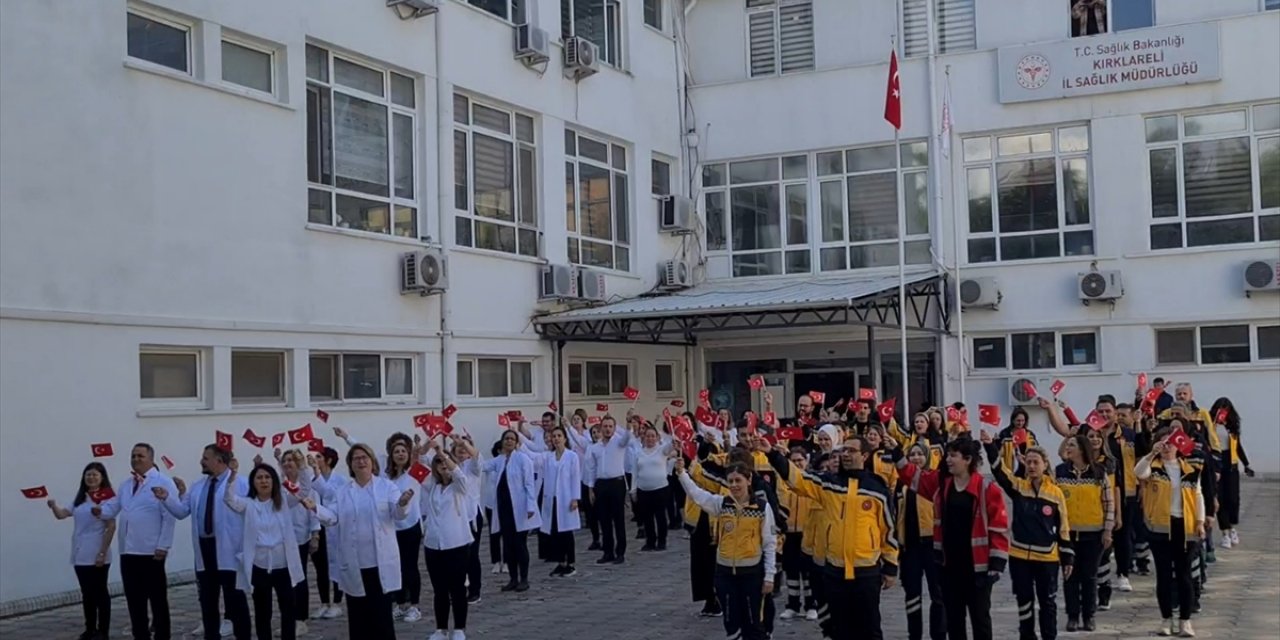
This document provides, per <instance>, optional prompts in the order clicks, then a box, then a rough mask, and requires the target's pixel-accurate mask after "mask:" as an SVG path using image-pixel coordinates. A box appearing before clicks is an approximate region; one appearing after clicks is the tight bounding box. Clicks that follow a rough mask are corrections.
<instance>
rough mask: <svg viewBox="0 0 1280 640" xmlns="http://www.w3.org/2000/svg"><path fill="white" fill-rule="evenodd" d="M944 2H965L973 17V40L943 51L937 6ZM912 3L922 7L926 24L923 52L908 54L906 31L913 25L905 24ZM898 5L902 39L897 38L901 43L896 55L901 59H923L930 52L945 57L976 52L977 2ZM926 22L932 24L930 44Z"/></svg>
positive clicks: (922, 0)
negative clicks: (951, 54) (952, 54)
mask: <svg viewBox="0 0 1280 640" xmlns="http://www.w3.org/2000/svg"><path fill="white" fill-rule="evenodd" d="M944 2H966V3H967V4H968V6H969V11H970V12H971V13H972V15H973V20H972V21H971V22H970V25H971V30H972V33H973V38H972V39H971V40H968V41H967V42H965V43H961V44H960V45H956V46H948V47H946V48H945V49H944V48H943V46H942V43H943V37H942V29H941V28H939V27H940V25H941V20H939V19H938V17H939V14H940V13H941V12H940V11H939V10H938V6H939V4H940V3H944ZM913 3H916V4H920V5H923V6H924V8H925V11H926V12H927V15H926V17H925V20H926V22H925V23H924V24H925V34H924V44H925V48H924V51H914V50H912V51H911V52H910V53H908V50H907V41H908V40H909V39H910V38H908V33H907V30H908V28H909V26H910V24H914V23H908V22H907V8H908V5H909V4H913ZM899 4H900V6H899V11H898V33H900V34H902V37H901V38H899V39H900V40H901V43H900V46H899V51H898V53H899V54H900V55H901V56H902V57H903V59H912V60H914V59H919V58H925V57H928V56H929V55H930V53H931V52H933V54H934V55H946V54H949V53H962V52H965V51H975V50H977V48H978V14H977V10H978V7H977V0H903V1H902V2H900V3H899ZM928 21H932V22H933V41H932V42H931V41H930V40H929V33H928ZM948 42H949V41H948Z"/></svg>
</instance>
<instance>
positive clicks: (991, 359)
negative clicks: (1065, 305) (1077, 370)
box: [971, 331, 1098, 371]
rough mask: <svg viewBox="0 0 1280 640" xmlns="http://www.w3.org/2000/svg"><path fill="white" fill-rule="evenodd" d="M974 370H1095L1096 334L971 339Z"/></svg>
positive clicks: (1039, 333) (1048, 333) (1041, 333)
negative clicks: (1090, 368)
mask: <svg viewBox="0 0 1280 640" xmlns="http://www.w3.org/2000/svg"><path fill="white" fill-rule="evenodd" d="M972 346H973V352H972V364H971V366H972V367H973V368H974V369H988V370H990V369H1012V370H1018V371H1023V370H1033V369H1057V368H1061V367H1095V366H1097V364H1098V333H1097V332H1096V331H1074V332H1068V331H1032V332H1026V333H1011V334H1009V335H1004V336H985V337H984V336H979V337H974V338H973V339H972Z"/></svg>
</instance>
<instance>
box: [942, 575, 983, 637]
mask: <svg viewBox="0 0 1280 640" xmlns="http://www.w3.org/2000/svg"><path fill="white" fill-rule="evenodd" d="M991 585H992V580H991V578H989V577H988V576H987V575H986V572H981V573H979V572H976V571H974V570H973V565H961V566H960V567H958V568H954V567H947V566H945V565H944V566H943V567H942V595H943V598H944V600H945V601H946V602H945V606H946V613H947V638H948V640H965V639H966V638H968V637H969V634H968V629H967V628H966V626H965V617H966V614H967V616H968V618H969V626H972V627H973V640H991Z"/></svg>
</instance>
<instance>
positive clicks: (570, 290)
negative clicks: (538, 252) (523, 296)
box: [538, 264, 578, 300]
mask: <svg viewBox="0 0 1280 640" xmlns="http://www.w3.org/2000/svg"><path fill="white" fill-rule="evenodd" d="M541 275H542V277H541V288H540V289H539V290H538V298H539V299H541V300H566V299H572V298H577V297H578V274H577V271H576V270H575V269H574V268H573V267H571V266H569V265H567V264H548V265H543V267H542V274H541Z"/></svg>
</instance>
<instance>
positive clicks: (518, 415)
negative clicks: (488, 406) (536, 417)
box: [507, 409, 524, 422]
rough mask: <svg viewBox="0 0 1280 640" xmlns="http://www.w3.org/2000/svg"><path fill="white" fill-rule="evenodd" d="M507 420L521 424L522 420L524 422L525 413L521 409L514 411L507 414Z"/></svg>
mask: <svg viewBox="0 0 1280 640" xmlns="http://www.w3.org/2000/svg"><path fill="white" fill-rule="evenodd" d="M507 419H508V420H510V421H512V422H520V421H521V420H524V412H522V411H520V410H519V409H512V410H511V411H508V412H507Z"/></svg>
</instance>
